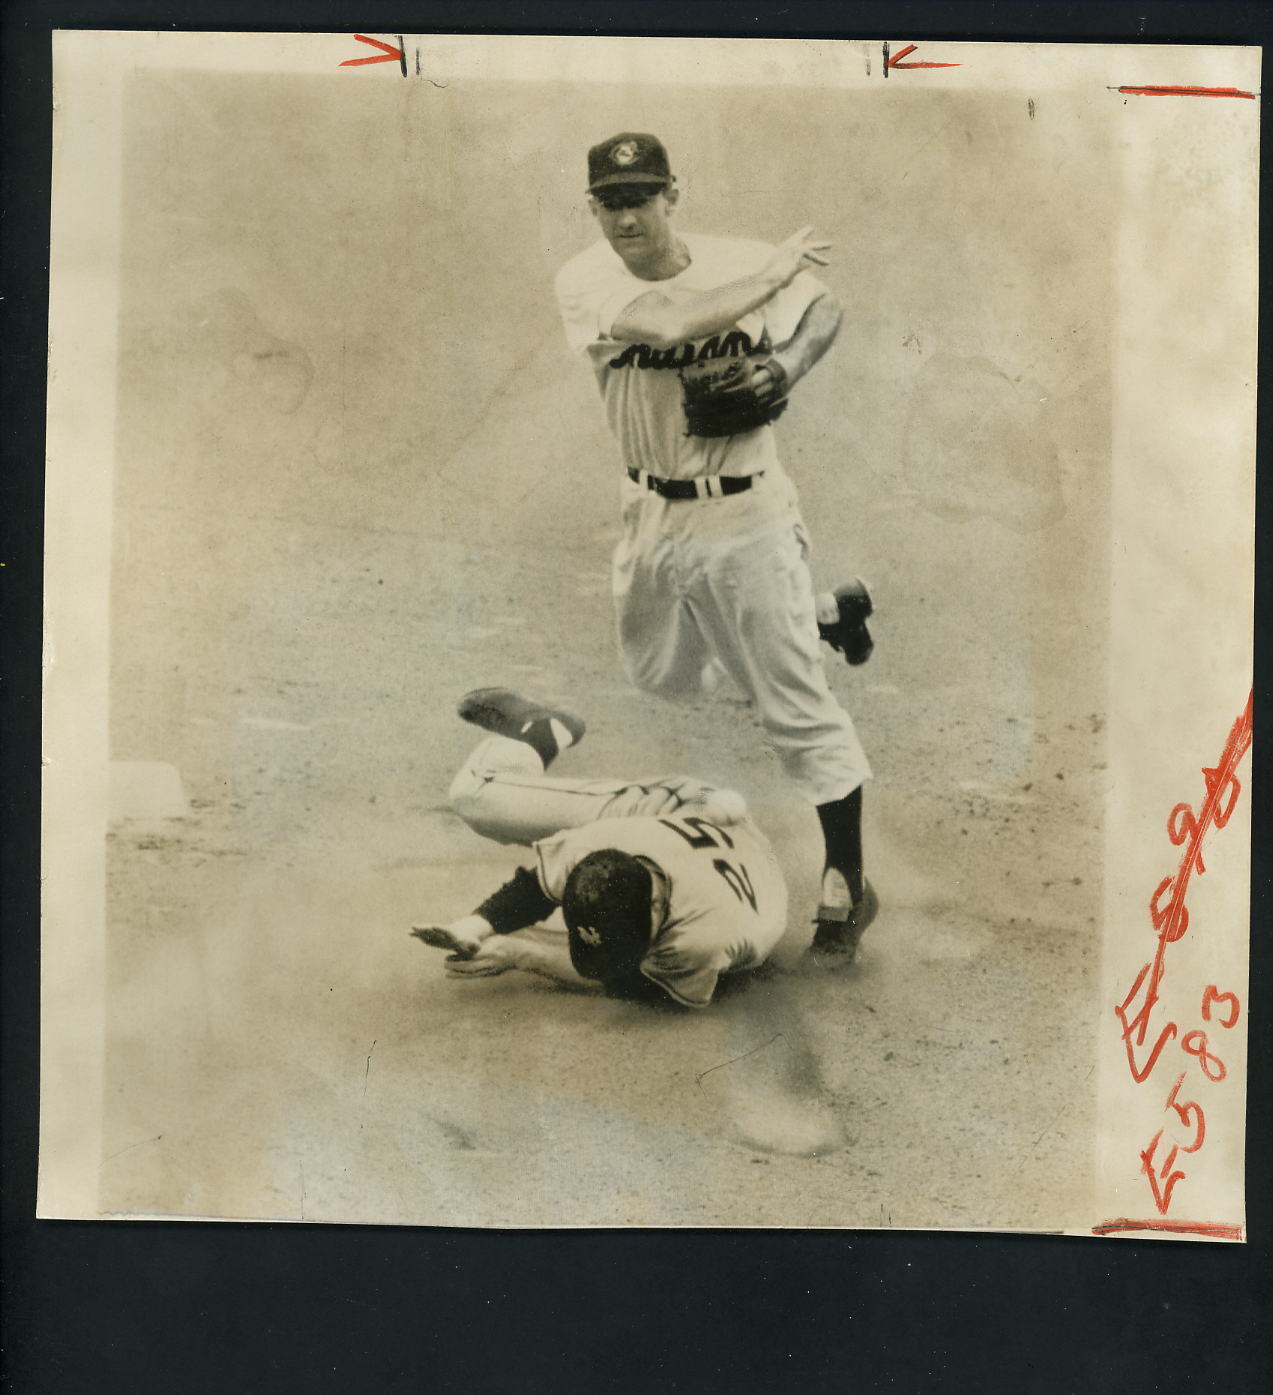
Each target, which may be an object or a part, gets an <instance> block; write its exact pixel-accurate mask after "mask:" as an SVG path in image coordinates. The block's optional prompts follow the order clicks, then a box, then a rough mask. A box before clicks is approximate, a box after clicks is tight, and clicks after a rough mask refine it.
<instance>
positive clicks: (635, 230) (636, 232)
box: [588, 187, 677, 269]
mask: <svg viewBox="0 0 1273 1395" xmlns="http://www.w3.org/2000/svg"><path fill="white" fill-rule="evenodd" d="M676 197H677V191H676V188H675V187H672V188H669V189H665V190H663V191H662V192H660V193H650V192H649V191H647V190H643V189H630V190H627V191H626V192H622V193H621V192H619V191H617V190H614V191H610V192H607V193H603V194H601V195H600V196H599V197H598V196H594V197H593V198H591V199H589V200H588V202H589V204H590V206H591V208H592V212H593V215H594V216H595V217H596V220H597V222H598V223H600V224H601V231H602V233H604V234H605V239H606V241H607V242H608V243H609V244H610V246H611V247H613V248H614V250H615V251H616V252H617V253H618V254H619V256H620V257H622V258H623V260H624V262H625V263H626V264H627V265H628V266H629V267H632V268H633V269H636V268H642V267H648V266H652V265H655V264H657V263H658V262H659V261H660V260H661V259H662V258H663V257H665V256H666V255H667V254H668V252H670V251H671V250H673V248H674V247H675V246H676V239H675V238H674V237H673V235H672V228H671V224H670V223H669V219H670V218H671V215H672V210H673V208H674V207H675V206H676Z"/></svg>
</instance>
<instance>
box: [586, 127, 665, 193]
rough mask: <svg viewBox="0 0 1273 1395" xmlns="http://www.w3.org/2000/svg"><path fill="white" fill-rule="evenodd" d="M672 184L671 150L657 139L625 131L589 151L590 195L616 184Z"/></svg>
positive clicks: (657, 185) (659, 186)
mask: <svg viewBox="0 0 1273 1395" xmlns="http://www.w3.org/2000/svg"><path fill="white" fill-rule="evenodd" d="M671 182H672V168H671V166H670V165H669V164H668V159H667V151H666V150H665V149H664V148H663V142H662V141H661V140H659V138H658V137H657V136H650V135H646V134H645V133H644V132H641V131H621V132H620V133H619V134H618V135H617V136H611V137H610V139H609V140H603V141H602V142H601V144H600V145H594V146H593V147H592V149H591V150H590V151H589V152H588V192H589V193H590V194H595V193H597V192H598V191H599V190H601V189H609V188H612V187H613V186H614V185H616V184H646V185H651V186H653V187H655V188H659V189H663V188H666V187H667V185H669V184H670V183H671Z"/></svg>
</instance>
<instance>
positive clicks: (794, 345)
mask: <svg viewBox="0 0 1273 1395" xmlns="http://www.w3.org/2000/svg"><path fill="white" fill-rule="evenodd" d="M843 318H844V313H843V311H842V310H841V309H840V302H839V301H838V300H836V298H835V296H833V295H832V294H831V292H830V291H829V290H827V289H826V288H825V287H824V288H823V290H822V294H821V295H820V296H819V297H818V298H817V300H815V301H813V302H812V303H811V304H810V305H809V308H808V309H807V310H806V311H805V312H804V314H803V315H802V316H801V317H800V323H799V324H798V325H797V326H796V332H795V333H794V334H793V335H792V336H791V338H790V339H788V340H787V342H786V343H785V344H780V345H779V346H778V348H777V349H776V350H775V352H774V355H773V357H774V358H775V359H776V360H777V361H778V364H779V366H780V367H781V368H782V371H783V372H784V373H785V374H786V377H787V383H786V387H787V390H788V391H790V389H791V388H792V387H794V386H795V384H796V383H798V382H799V381H800V379H801V378H803V377H804V375H805V374H806V373H807V372H808V371H809V369H811V368H812V367H813V365H814V364H815V363H817V361H818V360H819V359H820V358H821V357H822V355H823V354H825V353H826V351H827V350H828V349H829V348H830V347H831V345H832V344H834V343H835V340H836V335H838V334H839V332H840V322H841V320H842V319H843Z"/></svg>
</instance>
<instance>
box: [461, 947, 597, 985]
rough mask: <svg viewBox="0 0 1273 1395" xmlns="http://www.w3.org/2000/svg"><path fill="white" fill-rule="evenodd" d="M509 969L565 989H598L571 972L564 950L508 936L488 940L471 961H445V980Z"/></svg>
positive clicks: (571, 965)
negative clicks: (446, 977) (549, 981)
mask: <svg viewBox="0 0 1273 1395" xmlns="http://www.w3.org/2000/svg"><path fill="white" fill-rule="evenodd" d="M509 969H522V970H523V971H524V972H526V973H528V974H540V975H542V976H543V977H544V978H550V979H553V980H554V981H556V982H557V983H560V984H563V985H565V986H566V987H568V988H579V989H586V990H589V991H595V990H596V989H597V987H598V985H597V984H595V983H593V982H592V980H591V979H586V978H583V977H582V976H581V975H580V974H577V973H576V972H575V968H574V965H573V964H572V963H571V962H570V951H569V950H568V949H566V948H565V946H564V945H563V946H560V947H558V946H557V945H546V944H541V943H540V942H539V941H537V940H529V939H524V938H523V937H522V936H520V935H508V936H504V937H502V938H500V939H495V940H490V941H488V942H487V943H486V944H484V945H483V946H482V948H481V950H480V951H479V952H478V953H477V954H475V955H474V956H473V957H472V958H471V959H461V958H456V957H454V956H452V957H451V958H450V959H448V960H447V961H446V972H447V976H448V977H449V978H481V977H489V976H490V975H492V974H502V973H507V972H508V970H509Z"/></svg>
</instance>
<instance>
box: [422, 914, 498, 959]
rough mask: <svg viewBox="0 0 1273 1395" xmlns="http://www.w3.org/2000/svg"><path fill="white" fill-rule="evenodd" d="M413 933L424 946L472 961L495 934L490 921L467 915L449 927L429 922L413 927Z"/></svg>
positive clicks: (454, 921)
mask: <svg viewBox="0 0 1273 1395" xmlns="http://www.w3.org/2000/svg"><path fill="white" fill-rule="evenodd" d="M411 933H412V934H413V935H414V936H415V937H416V939H417V940H420V941H421V942H422V943H423V944H426V945H432V946H433V948H434V949H445V950H449V951H450V952H451V953H452V954H453V955H457V956H458V957H459V958H461V959H471V958H472V957H473V955H475V954H476V953H477V952H478V950H480V949H481V948H482V942H483V941H484V940H486V939H488V938H489V937H490V936H491V935H493V934H494V933H495V931H494V930H493V928H492V927H491V923H490V921H488V920H485V919H483V917H482V916H480V915H465V916H461V917H460V918H459V920H453V921H452V922H451V923H450V924H449V925H434V924H432V923H430V922H428V921H425V922H422V923H421V924H419V925H413V926H412V927H411Z"/></svg>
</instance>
